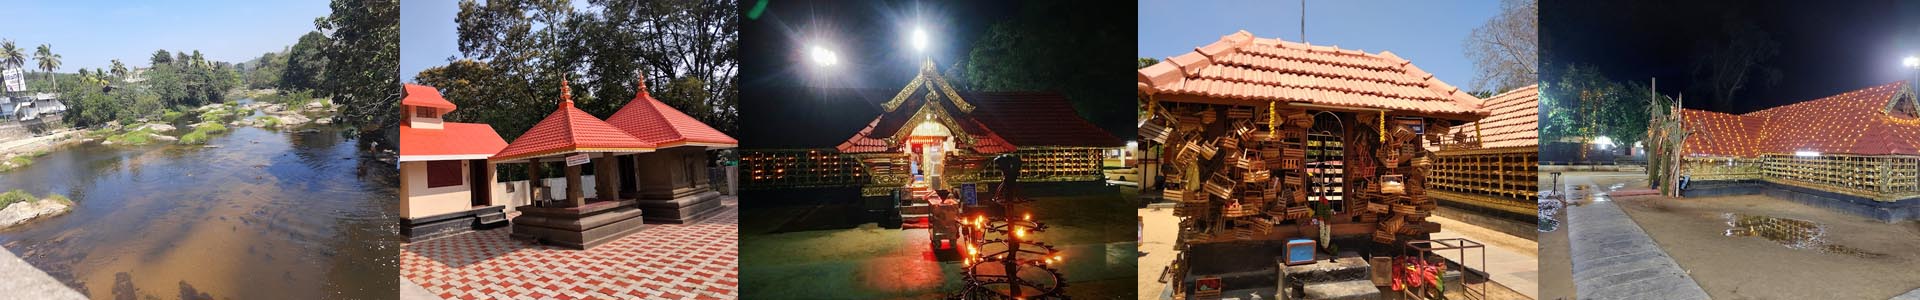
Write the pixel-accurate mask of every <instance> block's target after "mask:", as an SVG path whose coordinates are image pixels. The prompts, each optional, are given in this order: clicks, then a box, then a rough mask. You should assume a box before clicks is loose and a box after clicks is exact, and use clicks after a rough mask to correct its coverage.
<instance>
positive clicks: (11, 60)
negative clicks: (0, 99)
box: [0, 40, 27, 92]
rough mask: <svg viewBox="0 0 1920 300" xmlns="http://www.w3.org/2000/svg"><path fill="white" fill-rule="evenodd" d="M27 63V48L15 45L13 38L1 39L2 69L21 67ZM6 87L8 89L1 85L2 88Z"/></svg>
mask: <svg viewBox="0 0 1920 300" xmlns="http://www.w3.org/2000/svg"><path fill="white" fill-rule="evenodd" d="M26 63H27V53H26V50H23V49H20V47H19V46H17V45H14V44H13V40H0V70H5V69H7V68H11V67H19V66H21V65H25V64H26ZM4 89H6V87H5V86H0V90H4ZM8 92H17V91H8Z"/></svg>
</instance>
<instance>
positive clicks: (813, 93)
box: [738, 0, 1134, 148]
mask: <svg viewBox="0 0 1920 300" xmlns="http://www.w3.org/2000/svg"><path fill="white" fill-rule="evenodd" d="M759 3H761V2H760V1H754V0H746V1H742V2H741V4H740V5H741V10H742V11H743V13H744V14H746V15H745V17H743V18H742V19H741V23H740V24H741V25H740V39H741V41H740V44H741V45H743V46H744V48H743V51H741V52H740V54H741V58H740V65H741V66H742V67H741V69H740V84H741V101H740V115H741V119H742V121H741V132H740V135H739V136H738V137H739V139H740V141H741V146H742V147H743V148H819V147H832V146H834V145H836V144H838V143H839V142H841V141H844V140H845V139H846V138H848V137H851V136H853V134H854V133H856V132H858V131H859V130H860V129H861V128H862V127H864V125H866V123H867V122H868V121H871V120H873V118H874V117H875V116H878V115H879V113H880V112H881V108H880V104H881V103H882V102H884V101H886V100H888V98H891V97H892V95H893V93H897V92H899V91H900V89H902V88H905V87H906V85H907V83H908V82H909V81H911V80H912V79H913V77H914V76H915V75H916V74H917V72H918V71H919V67H920V65H921V62H922V61H923V60H924V59H925V58H926V57H927V56H931V57H932V59H933V61H934V63H935V64H937V65H938V67H939V68H940V71H941V72H943V73H946V74H949V75H952V74H956V73H958V72H959V70H958V68H959V67H960V66H958V65H956V64H958V63H962V62H963V60H964V59H965V58H966V56H967V53H968V51H970V50H972V46H973V41H974V40H975V39H977V38H979V37H980V36H982V35H983V33H985V32H986V31H987V30H988V29H989V27H991V26H992V25H993V24H995V23H997V22H1000V21H1003V20H1007V19H1011V18H1014V17H1016V16H1017V14H1019V13H1020V12H1021V10H1022V9H1021V5H1022V4H1025V3H1028V2H1023V1H1012V0H992V1H787V0H782V1H765V5H766V7H765V8H764V10H763V11H762V12H761V14H760V15H758V16H757V17H756V16H755V15H754V14H753V11H754V10H755V8H754V6H755V5H756V4H759ZM1115 7H1117V8H1118V9H1117V11H1123V12H1126V13H1127V16H1131V13H1132V7H1131V6H1115ZM1109 10H1110V11H1111V10H1113V9H1109ZM1082 12H1085V11H1082ZM1087 15H1092V16H1097V15H1099V14H1093V13H1090V12H1089V13H1088V14H1087ZM1116 21H1119V22H1126V23H1116V24H1115V26H1120V27H1118V28H1127V29H1131V28H1132V24H1131V19H1125V18H1116ZM916 25H918V26H922V27H923V28H925V30H926V31H927V33H928V35H929V36H930V39H929V40H930V41H931V43H930V46H929V48H930V49H929V50H928V51H927V52H924V53H923V52H919V51H916V50H915V49H914V48H913V47H912V46H911V44H910V43H909V35H910V34H909V33H910V32H911V31H910V30H911V29H912V28H914V26H916ZM1128 38H1129V40H1127V42H1129V43H1130V42H1131V35H1129V37H1128ZM816 45H818V46H822V47H825V48H829V49H832V50H834V51H835V52H837V53H838V58H839V59H838V60H839V63H838V64H836V65H833V66H828V67H821V66H818V65H815V64H813V63H812V61H811V60H810V59H809V57H808V56H807V54H808V50H810V49H811V48H812V47H813V46H816ZM1109 52H1111V54H1112V55H1110V56H1112V57H1114V61H1115V63H1116V66H1119V67H1121V68H1126V69H1116V71H1115V72H1116V73H1115V74H1116V77H1115V79H1116V80H1115V82H1114V88H1115V89H1117V90H1121V91H1124V93H1122V94H1121V95H1132V88H1133V86H1132V84H1133V83H1132V82H1131V81H1129V80H1131V79H1133V75H1132V74H1126V73H1124V72H1130V71H1132V70H1133V69H1131V68H1127V67H1131V66H1132V65H1133V59H1132V53H1130V51H1129V50H1128V49H1111V50H1109ZM949 80H955V79H953V78H949ZM954 84H956V85H959V84H962V83H961V82H954ZM956 88H958V87H956ZM1070 100H1071V101H1075V102H1080V101H1125V102H1127V103H1132V101H1133V99H1131V98H1121V99H1070ZM1126 113H1128V114H1129V115H1128V116H1126V117H1125V118H1113V119H1115V120H1121V121H1125V122H1124V123H1126V124H1118V125H1114V124H1107V125H1113V126H1103V128H1115V127H1124V128H1131V126H1132V121H1133V119H1134V118H1133V116H1132V115H1131V113H1132V112H1131V111H1127V112H1126ZM1096 125H1099V124H1096ZM1128 132H1129V133H1131V131H1128Z"/></svg>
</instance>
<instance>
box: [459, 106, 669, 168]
mask: <svg viewBox="0 0 1920 300" xmlns="http://www.w3.org/2000/svg"><path fill="white" fill-rule="evenodd" d="M655 146H656V145H654V144H653V143H648V142H645V141H641V140H639V139H635V138H633V136H632V135H627V133H626V132H624V131H620V129H619V128H614V127H613V125H612V124H607V122H606V121H601V120H600V119H599V118H595V117H593V115H591V114H587V112H585V111H580V109H577V108H573V101H571V100H565V101H562V102H561V103H560V108H559V109H556V110H554V111H553V113H551V114H548V115H547V118H546V119H541V120H540V123H538V124H534V125H533V128H532V129H527V132H526V133H525V134H521V135H520V138H519V139H515V140H514V141H513V143H512V144H508V145H507V147H506V148H505V149H501V150H500V153H499V154H494V156H493V158H490V159H491V160H495V161H511V160H517V159H522V158H530V157H542V156H550V155H558V154H568V153H575V152H651V151H653V149H654V147H655Z"/></svg>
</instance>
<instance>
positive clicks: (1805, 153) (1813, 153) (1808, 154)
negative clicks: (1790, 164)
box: [1793, 150, 1820, 157]
mask: <svg viewBox="0 0 1920 300" xmlns="http://www.w3.org/2000/svg"><path fill="white" fill-rule="evenodd" d="M1793 156H1799V157H1814V156H1820V151H1806V150H1801V151H1794V152H1793Z"/></svg>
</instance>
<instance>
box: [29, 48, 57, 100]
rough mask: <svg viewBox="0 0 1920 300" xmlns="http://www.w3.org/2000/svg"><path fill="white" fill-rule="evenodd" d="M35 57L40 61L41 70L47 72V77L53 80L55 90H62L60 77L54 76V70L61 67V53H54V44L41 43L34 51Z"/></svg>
mask: <svg viewBox="0 0 1920 300" xmlns="http://www.w3.org/2000/svg"><path fill="white" fill-rule="evenodd" d="M33 59H35V60H39V61H40V70H43V71H46V72H47V79H48V80H52V81H53V90H56V91H57V90H60V79H59V78H55V77H53V70H55V69H59V68H60V55H59V54H53V45H48V44H40V49H39V50H36V51H34V53H33Z"/></svg>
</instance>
